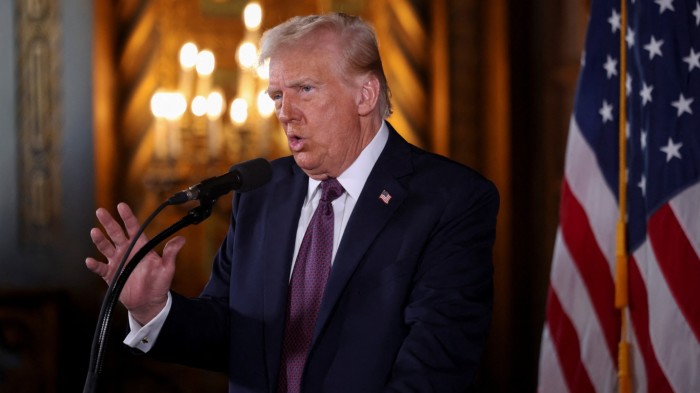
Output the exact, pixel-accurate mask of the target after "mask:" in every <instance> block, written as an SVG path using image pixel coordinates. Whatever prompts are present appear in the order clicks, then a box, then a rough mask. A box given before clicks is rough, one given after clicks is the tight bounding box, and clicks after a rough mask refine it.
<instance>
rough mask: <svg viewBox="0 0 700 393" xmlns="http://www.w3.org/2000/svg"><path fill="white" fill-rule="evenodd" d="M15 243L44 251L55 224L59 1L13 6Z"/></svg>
mask: <svg viewBox="0 0 700 393" xmlns="http://www.w3.org/2000/svg"><path fill="white" fill-rule="evenodd" d="M15 6H16V8H15V9H16V12H17V14H16V15H17V18H16V20H17V25H16V30H15V36H16V45H17V53H18V56H17V63H18V64H17V70H18V71H17V72H18V79H19V86H18V91H17V98H18V99H17V102H18V103H19V105H18V114H17V118H18V121H17V124H18V133H19V135H18V141H19V146H18V149H19V157H20V159H19V160H20V162H19V168H20V169H19V171H20V173H19V183H20V184H19V193H18V195H19V198H18V199H19V226H20V230H19V235H20V236H19V238H20V242H21V245H22V246H24V247H31V246H47V245H49V244H50V242H51V239H52V234H53V233H54V229H55V228H56V226H57V224H58V222H59V219H60V218H59V204H60V196H61V191H60V178H59V176H60V173H59V171H60V162H59V161H60V160H59V148H60V143H61V140H60V135H61V132H60V121H59V120H60V112H61V109H60V107H61V105H60V99H59V92H60V77H59V75H60V72H59V59H60V57H61V51H60V48H59V40H60V31H61V29H60V22H59V17H58V13H57V9H58V0H16V2H15Z"/></svg>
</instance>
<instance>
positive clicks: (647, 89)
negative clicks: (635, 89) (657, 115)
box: [639, 82, 654, 106]
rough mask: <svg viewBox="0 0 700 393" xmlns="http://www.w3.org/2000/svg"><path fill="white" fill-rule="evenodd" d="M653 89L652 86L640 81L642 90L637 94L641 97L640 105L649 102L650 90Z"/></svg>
mask: <svg viewBox="0 0 700 393" xmlns="http://www.w3.org/2000/svg"><path fill="white" fill-rule="evenodd" d="M653 90H654V86H648V85H647V84H646V83H645V82H642V91H640V92H639V95H640V96H641V97H642V106H645V105H646V104H648V103H650V102H651V92H652V91H653Z"/></svg>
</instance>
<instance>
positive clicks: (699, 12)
mask: <svg viewBox="0 0 700 393" xmlns="http://www.w3.org/2000/svg"><path fill="white" fill-rule="evenodd" d="M693 16H694V17H695V26H698V25H700V2H695V10H693Z"/></svg>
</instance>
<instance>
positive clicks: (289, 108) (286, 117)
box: [277, 94, 296, 123]
mask: <svg viewBox="0 0 700 393" xmlns="http://www.w3.org/2000/svg"><path fill="white" fill-rule="evenodd" d="M295 112H296V111H295V109H294V103H293V100H292V97H291V96H290V95H289V94H285V95H284V96H282V98H280V100H279V102H278V107H277V118H278V119H279V121H280V122H282V123H288V122H290V121H293V120H294V119H295Z"/></svg>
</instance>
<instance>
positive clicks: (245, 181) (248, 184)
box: [168, 158, 272, 205]
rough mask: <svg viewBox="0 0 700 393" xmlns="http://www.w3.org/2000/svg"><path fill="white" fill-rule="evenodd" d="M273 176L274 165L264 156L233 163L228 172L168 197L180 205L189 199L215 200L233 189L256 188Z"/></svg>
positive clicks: (240, 190) (248, 189)
mask: <svg viewBox="0 0 700 393" xmlns="http://www.w3.org/2000/svg"><path fill="white" fill-rule="evenodd" d="M270 178H272V166H270V163H269V162H268V161H267V160H266V159H264V158H255V159H252V160H248V161H244V162H241V163H239V164H236V165H233V166H232V167H231V168H230V169H229V170H228V172H227V173H224V174H223V175H219V176H215V177H210V178H209V179H206V180H202V182H201V183H199V184H195V185H193V186H191V187H189V188H187V189H185V190H182V191H180V192H178V193H176V194H174V195H173V196H171V197H170V199H168V202H169V203H170V204H171V205H179V204H181V203H185V202H188V201H193V200H195V199H197V200H200V201H201V200H203V199H210V200H214V199H216V198H218V197H220V196H222V195H224V194H227V193H229V192H231V191H233V190H236V191H238V192H246V191H250V190H253V189H256V188H258V187H260V186H262V185H264V184H265V183H267V182H268V181H270Z"/></svg>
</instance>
